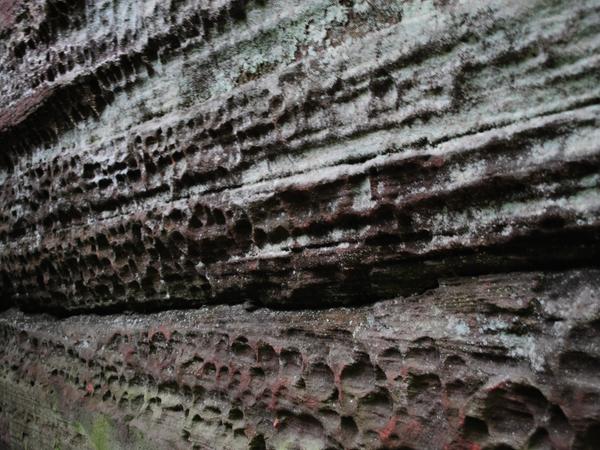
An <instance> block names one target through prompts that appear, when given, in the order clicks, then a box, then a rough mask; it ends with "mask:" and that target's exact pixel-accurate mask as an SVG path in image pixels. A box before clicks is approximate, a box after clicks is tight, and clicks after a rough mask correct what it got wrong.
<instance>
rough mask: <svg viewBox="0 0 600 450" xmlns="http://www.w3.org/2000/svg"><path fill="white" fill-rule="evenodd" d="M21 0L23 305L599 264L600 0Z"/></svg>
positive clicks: (2, 236) (12, 262)
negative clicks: (212, 0) (575, 1)
mask: <svg viewBox="0 0 600 450" xmlns="http://www.w3.org/2000/svg"><path fill="white" fill-rule="evenodd" d="M3 4H5V6H3V7H2V9H3V10H7V8H8V10H9V11H13V13H12V15H11V16H10V17H12V19H11V20H8V19H6V18H3V19H2V26H1V27H0V30H1V31H0V33H1V34H2V36H3V37H4V39H3V40H2V43H1V45H2V46H3V50H4V51H3V52H1V55H2V56H1V57H0V58H1V59H0V80H2V89H3V90H2V95H0V98H1V101H2V104H1V105H0V107H1V108H2V110H1V112H0V142H2V151H1V155H2V163H1V164H0V180H2V186H3V187H2V189H1V191H0V201H1V202H2V205H3V208H2V211H1V212H0V215H1V220H0V272H1V273H2V276H0V283H1V284H0V289H1V291H2V293H3V297H4V298H5V300H4V303H5V304H16V305H19V306H21V307H22V308H29V309H33V310H41V309H44V310H48V311H55V312H60V313H65V312H78V311H86V310H87V311H89V310H96V311H100V310H102V311H110V310H113V311H115V310H124V309H140V308H143V309H149V308H169V307H186V306H188V307H189V306H196V305H199V304H205V303H240V302H244V301H251V302H255V303H259V304H265V305H268V306H271V307H283V308H302V307H307V306H311V307H314V306H328V305H329V306H332V305H343V304H346V305H347V304H355V303H367V302H372V301H375V300H379V299H385V298H392V297H394V296H397V295H405V294H410V293H414V292H422V291H423V290H424V289H427V288H430V287H433V286H435V285H436V279H437V278H438V277H444V276H456V275H474V274H480V273H494V272H505V271H507V270H535V269H560V268H566V267H575V266H585V265H590V264H597V261H598V253H599V252H598V249H599V243H598V223H599V218H600V214H599V207H600V195H599V189H598V182H599V178H598V171H599V168H600V164H599V161H600V159H599V158H600V156H599V155H600V152H599V147H598V120H599V117H600V105H599V104H598V99H599V95H600V83H599V76H598V73H600V72H599V70H598V68H599V64H600V62H599V61H600V59H599V58H600V53H599V52H598V47H599V45H600V38H599V36H598V33H597V30H598V26H599V25H600V5H599V4H598V2H597V1H596V0H587V1H580V2H577V3H576V4H573V2H566V1H545V0H544V1H542V0H537V1H530V2H521V1H508V0H503V1H500V0H486V1H481V2H477V4H476V5H473V4H472V3H468V4H465V3H461V2H454V1H450V2H436V1H425V2H420V1H419V2H416V1H410V2H388V1H386V2H383V1H379V2H378V1H370V2H365V1H356V2H333V1H323V0H319V1H317V0H313V1H302V2H300V1H299V2H293V1H286V2H267V1H258V0H256V1H239V0H237V1H233V2H226V1H219V2H210V5H209V3H208V2H199V1H192V0H189V1H171V2H163V1H160V2H158V1H150V2H144V6H143V7H141V6H140V4H139V2H136V1H126V0H119V1H117V0H113V1H106V2H85V1H75V2H61V1H57V0H46V1H37V2H36V1H27V2H3Z"/></svg>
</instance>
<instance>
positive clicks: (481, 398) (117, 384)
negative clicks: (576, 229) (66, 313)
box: [0, 270, 600, 450]
mask: <svg viewBox="0 0 600 450" xmlns="http://www.w3.org/2000/svg"><path fill="white" fill-rule="evenodd" d="M599 296H600V270H579V271H569V272H553V273H538V272H521V273H509V274H503V275H489V276H480V277H473V278H458V279H448V280H441V282H440V286H439V287H438V288H436V289H433V290H430V291H427V292H425V293H423V294H420V295H416V296H410V297H407V298H404V299H397V300H389V301H384V302H379V303H377V304H376V305H374V306H366V307H360V308H335V309H329V310H321V311H288V312H285V311H269V310H267V309H261V310H258V311H255V312H251V313H248V312H246V311H244V310H243V308H242V307H240V306H235V307H231V306H213V307H204V308H201V309H198V310H195V311H189V310H188V311H179V312H161V313H154V314H150V315H139V314H127V315H109V316H102V317H98V316H91V315H82V316H74V317H71V318H66V319H61V320H58V319H52V318H50V317H48V316H28V315H24V314H23V313H21V312H18V311H16V310H10V311H7V312H5V313H4V314H3V315H2V316H1V317H0V336H1V338H2V340H3V343H4V345H3V346H2V348H0V362H1V367H2V371H1V373H0V408H2V413H1V414H2V416H0V417H3V419H4V424H5V425H6V426H7V428H6V429H5V430H6V431H7V433H8V434H7V435H8V436H9V437H10V440H9V443H11V444H12V445H13V446H14V447H15V448H19V445H24V446H25V448H32V447H36V443H39V442H51V441H52V440H56V441H57V442H61V446H60V448H74V449H84V448H118V447H119V446H123V447H124V448H161V449H162V448H181V449H184V448H191V447H192V446H195V447H194V448H218V449H225V448H230V449H238V448H239V449H248V448H254V449H260V448H276V449H280V448H286V449H295V448H300V449H325V448H327V449H340V448H345V449H359V448H361V449H384V448H385V449H392V448H393V449H482V448H486V449H509V448H513V449H517V448H528V449H550V448H556V449H566V448H576V449H590V450H591V449H595V448H597V444H598V437H599V432H600V420H599V419H600V385H599V384H598V372H599V371H600V319H599V318H600V297H599ZM82 411H83V413H82ZM11 418H12V419H11ZM14 418H20V419H21V420H15V419H14ZM100 440H102V442H107V444H106V445H107V447H101V446H100V447H99V444H98V442H100ZM27 445H28V446H29V447H27ZM94 446H96V447H94ZM36 448H38V447H36Z"/></svg>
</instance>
